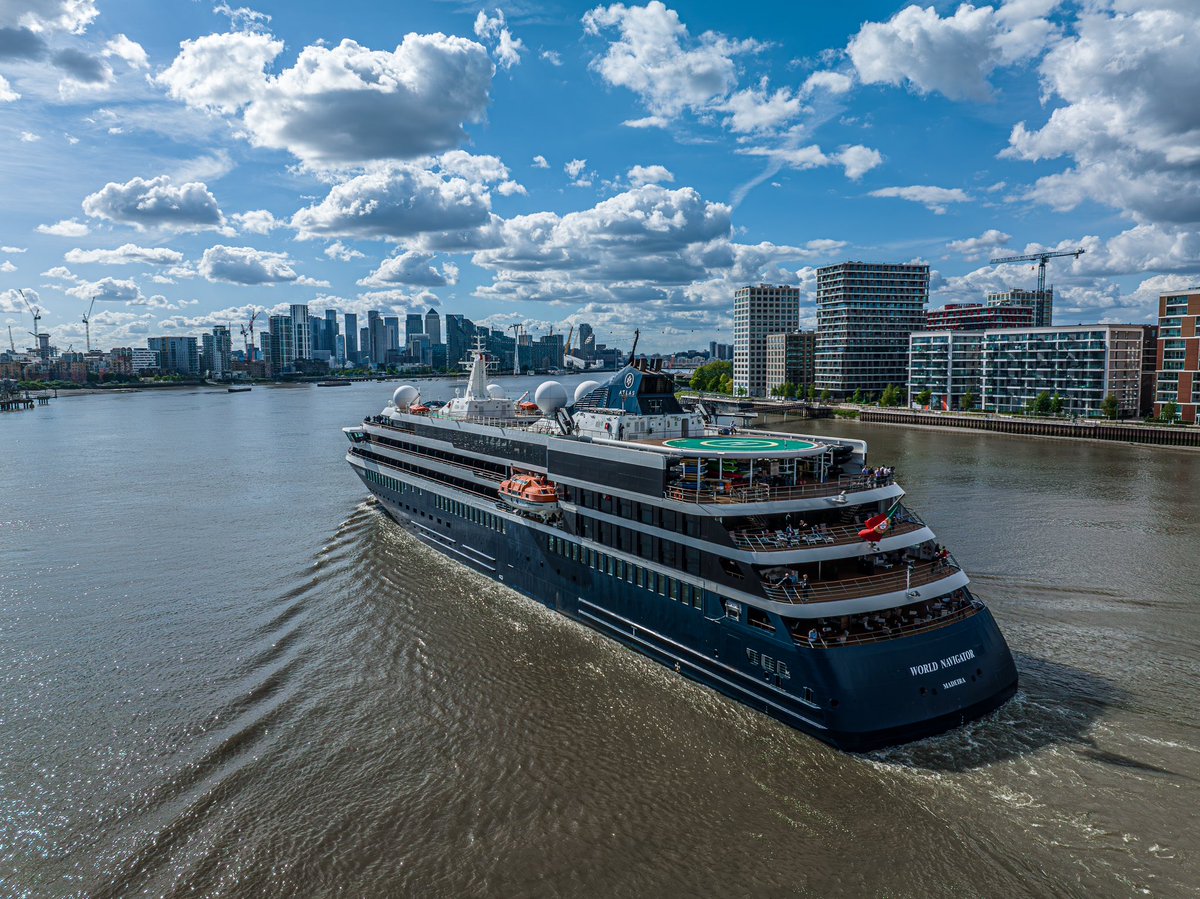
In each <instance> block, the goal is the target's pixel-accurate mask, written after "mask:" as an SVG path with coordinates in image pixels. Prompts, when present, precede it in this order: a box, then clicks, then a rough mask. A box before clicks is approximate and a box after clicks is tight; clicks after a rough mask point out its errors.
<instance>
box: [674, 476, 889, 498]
mask: <svg viewBox="0 0 1200 899" xmlns="http://www.w3.org/2000/svg"><path fill="white" fill-rule="evenodd" d="M894 483H895V479H894V478H892V477H890V476H889V477H885V478H874V477H864V476H862V475H855V476H852V477H851V476H842V477H839V478H837V480H832V479H831V480H828V481H824V482H819V481H818V482H813V483H807V484H796V485H794V486H791V485H789V486H783V487H775V486H770V485H767V484H754V485H747V486H745V487H733V488H730V489H725V488H724V487H715V486H708V482H707V481H705V482H702V485H701V486H695V485H694V484H692V483H691V482H688V483H686V484H685V483H682V482H681V483H678V484H673V485H671V486H669V487H667V491H666V496H667V499H673V500H678V501H680V502H685V503H712V504H718V505H726V504H736V503H772V502H787V501H788V500H794V499H811V498H813V497H822V496H837V495H839V494H841V493H857V492H860V491H863V490H874V489H875V488H876V487H888V486H890V485H891V484H894Z"/></svg>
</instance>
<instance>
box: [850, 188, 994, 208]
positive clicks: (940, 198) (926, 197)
mask: <svg viewBox="0 0 1200 899" xmlns="http://www.w3.org/2000/svg"><path fill="white" fill-rule="evenodd" d="M871 196H872V197H895V198H896V199H899V200H908V201H909V202H911V203H920V204H921V205H922V206H924V207H925V208H926V209H928V210H929V211H930V212H932V213H934V214H936V215H945V214H946V207H947V206H949V204H951V203H966V202H969V201H970V199H971V198H970V197H969V196H967V194H966V192H965V191H963V190H962V189H961V188H957V187H932V186H930V185H926V184H912V185H909V186H908V187H881V188H880V189H879V190H873V191H871Z"/></svg>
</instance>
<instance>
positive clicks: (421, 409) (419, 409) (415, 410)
mask: <svg viewBox="0 0 1200 899" xmlns="http://www.w3.org/2000/svg"><path fill="white" fill-rule="evenodd" d="M408 411H409V412H411V413H412V414H413V415H428V414H429V407H428V406H409V407H408Z"/></svg>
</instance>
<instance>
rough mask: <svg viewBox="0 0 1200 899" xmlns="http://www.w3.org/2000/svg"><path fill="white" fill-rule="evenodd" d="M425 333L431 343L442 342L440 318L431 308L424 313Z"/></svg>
mask: <svg viewBox="0 0 1200 899" xmlns="http://www.w3.org/2000/svg"><path fill="white" fill-rule="evenodd" d="M425 333H426V334H428V335H429V342H430V343H431V344H433V343H441V342H442V319H441V317H440V316H439V315H438V314H437V312H436V311H435V310H433V309H430V310H429V311H428V312H426V313H425Z"/></svg>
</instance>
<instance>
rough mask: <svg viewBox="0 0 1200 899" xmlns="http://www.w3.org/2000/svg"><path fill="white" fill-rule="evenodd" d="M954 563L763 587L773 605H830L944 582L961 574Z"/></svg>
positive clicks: (903, 567) (948, 562)
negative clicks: (835, 602) (827, 603)
mask: <svg viewBox="0 0 1200 899" xmlns="http://www.w3.org/2000/svg"><path fill="white" fill-rule="evenodd" d="M961 570H962V569H961V568H959V567H958V566H957V565H955V564H954V563H952V562H950V561H947V562H937V563H932V564H931V563H929V562H917V563H916V564H914V565H913V569H912V572H911V575H910V572H909V571H908V570H907V568H906V567H905V565H904V563H899V564H898V565H897V566H896V570H894V571H889V572H887V573H885V574H870V575H867V576H865V577H852V578H842V579H840V580H836V581H817V582H814V583H810V584H809V585H808V586H807V587H805V586H803V585H800V584H778V585H776V584H768V583H765V582H764V584H763V589H764V590H765V591H766V594H767V597H768V598H769V599H773V600H775V601H776V602H793V603H811V602H834V601H836V600H839V599H860V598H862V597H864V596H878V595H879V594H882V593H894V592H895V591H897V590H906V589H912V588H914V587H924V586H925V585H927V584H933V583H937V582H938V581H941V580H945V579H946V578H948V577H950V575H952V574H955V573H956V572H959V571H961Z"/></svg>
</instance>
